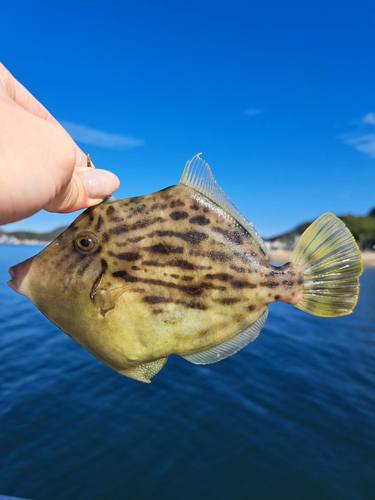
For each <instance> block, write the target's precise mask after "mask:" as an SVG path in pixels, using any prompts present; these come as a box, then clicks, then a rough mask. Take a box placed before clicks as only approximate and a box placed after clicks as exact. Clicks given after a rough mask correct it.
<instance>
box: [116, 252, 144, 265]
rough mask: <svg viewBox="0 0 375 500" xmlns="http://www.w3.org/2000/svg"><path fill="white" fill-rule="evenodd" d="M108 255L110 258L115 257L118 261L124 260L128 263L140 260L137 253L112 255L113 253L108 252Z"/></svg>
mask: <svg viewBox="0 0 375 500" xmlns="http://www.w3.org/2000/svg"><path fill="white" fill-rule="evenodd" d="M108 255H110V256H111V257H117V258H118V259H120V260H126V261H128V262H134V261H136V260H139V259H140V258H141V256H140V255H139V253H136V252H122V253H114V252H111V251H109V252H108Z"/></svg>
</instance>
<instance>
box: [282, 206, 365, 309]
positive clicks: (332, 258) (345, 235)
mask: <svg viewBox="0 0 375 500" xmlns="http://www.w3.org/2000/svg"><path fill="white" fill-rule="evenodd" d="M290 261H291V262H293V263H294V264H298V265H299V266H301V267H302V269H303V277H304V281H303V295H302V298H301V299H300V301H299V302H298V303H297V304H296V307H298V309H301V310H302V311H305V312H308V313H310V314H314V315H315V316H325V317H335V316H344V315H346V314H350V313H351V312H352V311H353V309H354V308H355V306H356V304H357V301H358V294H359V280H358V277H359V276H360V275H361V274H362V271H363V266H362V259H361V253H360V251H359V248H358V245H357V243H356V242H355V240H354V238H353V235H352V234H351V232H350V231H349V229H348V228H347V227H346V226H345V224H344V223H343V222H342V221H341V220H340V219H338V218H337V217H336V216H335V215H333V214H330V213H327V214H324V215H322V216H321V217H319V219H317V220H316V221H315V222H313V223H312V224H311V225H310V226H309V227H308V228H307V229H306V231H305V232H304V233H303V234H302V236H301V237H300V239H299V240H298V242H297V245H296V247H295V249H294V250H293V252H292V255H291V258H290Z"/></svg>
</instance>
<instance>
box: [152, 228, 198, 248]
mask: <svg viewBox="0 0 375 500" xmlns="http://www.w3.org/2000/svg"><path fill="white" fill-rule="evenodd" d="M155 234H156V235H157V236H160V237H161V238H171V237H175V238H181V239H182V240H184V241H186V243H189V244H190V245H199V244H200V243H202V241H204V240H206V239H207V238H208V236H207V234H206V233H201V232H199V231H187V232H186V233H180V232H178V231H155V232H154V233H150V234H148V235H147V236H148V237H149V238H153V237H154V235H155Z"/></svg>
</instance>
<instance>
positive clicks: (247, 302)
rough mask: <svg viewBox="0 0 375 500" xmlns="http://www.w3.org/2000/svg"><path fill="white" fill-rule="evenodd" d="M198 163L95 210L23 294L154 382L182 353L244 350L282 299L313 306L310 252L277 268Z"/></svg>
mask: <svg viewBox="0 0 375 500" xmlns="http://www.w3.org/2000/svg"><path fill="white" fill-rule="evenodd" d="M193 160H194V161H192V162H188V165H187V168H186V170H185V173H184V176H183V178H182V181H181V182H180V184H178V185H177V186H172V187H169V188H167V189H164V190H162V191H159V192H157V193H152V194H149V195H147V196H140V197H137V198H130V199H126V200H109V201H107V202H105V203H102V204H101V205H99V206H96V207H92V208H90V209H88V210H86V211H85V212H84V213H83V214H81V215H80V216H79V217H78V218H77V219H76V220H75V221H74V222H73V224H72V225H71V226H70V227H69V228H68V229H67V230H66V231H65V232H64V233H62V234H61V235H60V236H59V237H58V238H57V239H56V240H55V241H54V242H53V243H51V245H50V246H49V247H47V248H46V249H45V250H43V251H42V252H41V253H39V254H38V255H37V256H35V257H34V258H33V260H32V262H31V263H29V264H28V269H27V274H26V276H25V277H24V279H23V280H22V290H21V293H24V294H25V295H27V296H28V297H29V298H31V300H32V301H33V302H34V303H35V305H36V306H37V307H38V308H39V309H40V310H41V311H42V312H43V313H44V314H45V315H46V316H47V317H48V318H49V319H51V320H52V321H53V322H54V323H55V324H56V325H57V326H59V327H60V328H61V329H62V330H63V331H65V332H66V333H67V334H68V335H69V336H70V337H72V338H73V339H74V340H76V341H77V342H79V343H80V344H81V345H83V346H84V347H85V348H86V349H87V350H88V351H90V352H91V353H92V354H93V355H94V356H96V357H97V358H98V359H100V360H101V361H102V362H104V363H105V364H107V365H108V366H110V367H111V368H113V369H115V370H117V371H118V372H120V373H122V374H124V375H127V376H129V377H132V378H135V379H137V380H141V381H144V382H149V381H150V379H151V377H152V376H153V375H154V374H155V373H157V372H158V371H159V370H160V369H161V368H162V367H163V366H164V364H165V362H166V360H167V358H168V356H170V355H171V354H178V355H180V356H183V357H184V358H186V359H187V360H189V361H191V362H193V363H199V364H201V363H202V364H205V363H211V362H215V361H219V360H220V359H223V358H225V357H227V356H229V355H231V354H234V353H235V352H237V351H238V350H239V349H241V348H242V347H244V346H245V345H247V344H248V343H249V342H251V341H252V340H254V339H255V338H256V337H257V335H258V334H259V332H260V330H261V328H262V327H263V325H264V322H265V320H266V318H267V314H268V304H270V303H272V302H275V301H279V300H282V301H284V302H287V303H290V304H294V305H296V306H297V307H300V308H302V309H306V307H301V303H302V302H303V300H306V283H307V286H310V285H309V283H310V281H311V280H310V281H308V280H306V273H305V272H304V263H303V258H302V259H301V258H300V259H299V260H300V261H298V259H296V261H295V262H290V263H288V264H285V265H284V266H282V267H281V268H276V267H274V266H272V265H270V264H269V262H268V258H267V255H266V251H265V247H264V244H263V242H262V240H261V239H260V237H259V236H258V234H257V233H256V231H255V230H254V228H253V227H252V225H251V224H250V223H249V222H248V221H247V220H246V219H245V218H244V217H243V216H242V215H241V214H240V213H239V212H238V211H237V210H236V209H235V207H234V206H233V205H232V204H231V202H230V200H229V199H228V198H227V197H226V196H225V195H224V193H223V192H222V191H221V190H220V188H219V187H218V186H217V184H216V183H215V181H214V180H213V178H212V174H211V173H210V170H209V167H208V166H207V165H206V164H205V163H204V162H202V160H200V158H199V157H198V158H195V159H193ZM332 217H334V216H332ZM341 224H342V223H341ZM345 231H348V230H347V229H346V228H345ZM345 234H346V233H345ZM87 241H89V242H91V243H92V242H94V245H93V247H92V248H90V249H87V248H85V247H84V246H83V247H81V248H80V247H79V245H80V244H81V243H84V244H86V245H87V244H88V243H87ZM77 242H78V243H77ZM91 243H90V244H91ZM351 244H352V241H351ZM310 253H311V252H310ZM302 255H304V251H302ZM357 261H358V259H357V260H356V263H357V264H356V265H357V267H356V272H357V275H356V279H357V288H356V290H358V272H359V268H358V262H357ZM16 268H17V266H16ZM16 268H15V269H16ZM11 274H12V273H11ZM336 274H337V273H336ZM352 274H353V273H352ZM352 274H351V275H350V279H352V281H353V279H355V278H353V277H352ZM307 278H308V276H307ZM12 281H13V283H14V281H15V279H13V280H12ZM353 283H354V281H353ZM13 287H14V288H16V286H15V285H14V284H13ZM17 291H20V290H17ZM352 295H353V294H352ZM354 295H355V297H354V299H353V300H352V301H351V305H350V307H354V306H353V301H354V302H355V301H356V296H357V295H358V291H357V292H354ZM304 297H305V298H304ZM309 304H310V306H311V307H310V309H311V308H312V309H313V308H314V306H312V305H311V301H309ZM309 312H312V313H313V314H314V311H313V310H310V311H309ZM318 312H319V311H318ZM318 312H317V311H315V314H317V313H318ZM336 312H337V311H336ZM347 313H348V312H344V310H342V311H341V313H340V314H347ZM321 315H322V314H321ZM323 315H332V314H323ZM334 315H338V314H334Z"/></svg>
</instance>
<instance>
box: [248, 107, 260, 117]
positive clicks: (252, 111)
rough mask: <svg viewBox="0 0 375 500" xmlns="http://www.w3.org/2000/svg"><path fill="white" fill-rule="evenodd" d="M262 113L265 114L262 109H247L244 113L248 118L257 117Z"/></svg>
mask: <svg viewBox="0 0 375 500" xmlns="http://www.w3.org/2000/svg"><path fill="white" fill-rule="evenodd" d="M262 112H263V110H262V109H259V108H250V109H246V110H245V112H244V114H245V115H246V116H255V115H259V114H260V113H262Z"/></svg>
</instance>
